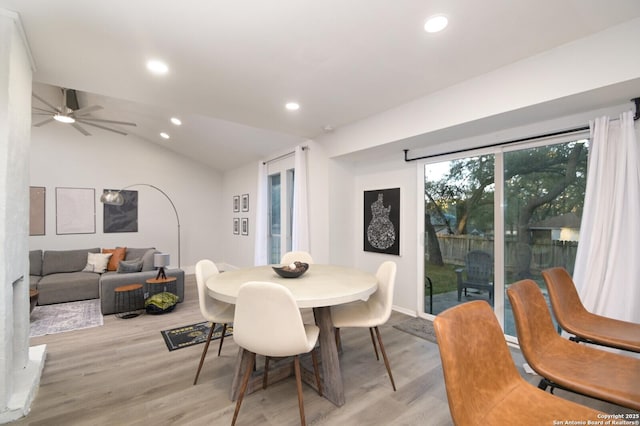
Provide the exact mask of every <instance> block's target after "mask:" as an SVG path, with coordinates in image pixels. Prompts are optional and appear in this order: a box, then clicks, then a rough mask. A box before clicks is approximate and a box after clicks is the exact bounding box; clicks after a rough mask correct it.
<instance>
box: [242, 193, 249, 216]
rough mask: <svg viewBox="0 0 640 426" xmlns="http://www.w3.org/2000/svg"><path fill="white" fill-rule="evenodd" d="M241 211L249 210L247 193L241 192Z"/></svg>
mask: <svg viewBox="0 0 640 426" xmlns="http://www.w3.org/2000/svg"><path fill="white" fill-rule="evenodd" d="M242 211H243V212H248V211H249V194H242Z"/></svg>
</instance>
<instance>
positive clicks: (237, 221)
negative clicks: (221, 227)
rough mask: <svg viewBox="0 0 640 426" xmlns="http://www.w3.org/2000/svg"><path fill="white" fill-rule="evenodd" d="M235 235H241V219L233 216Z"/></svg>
mask: <svg viewBox="0 0 640 426" xmlns="http://www.w3.org/2000/svg"><path fill="white" fill-rule="evenodd" d="M233 235H240V219H239V218H237V217H234V218H233Z"/></svg>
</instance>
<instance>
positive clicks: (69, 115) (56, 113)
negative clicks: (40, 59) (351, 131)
mask: <svg viewBox="0 0 640 426" xmlns="http://www.w3.org/2000/svg"><path fill="white" fill-rule="evenodd" d="M61 91H62V102H61V104H60V106H59V107H56V106H53V105H52V104H50V103H49V102H47V101H46V100H45V99H43V98H41V97H40V96H38V95H36V94H35V93H33V97H34V98H36V99H37V100H39V101H40V102H42V103H43V104H44V105H46V106H47V107H49V109H45V108H40V107H36V106H34V107H33V111H32V113H33V115H45V116H49V118H47V119H46V120H44V121H41V122H39V123H36V124H34V127H40V126H44V125H45V124H47V123H51V122H52V121H54V120H55V121H58V122H60V123H66V124H71V126H72V127H73V128H74V129H76V130H77V131H79V132H80V133H82V134H83V135H85V136H91V133H89V132H88V131H86V130H85V129H84V128H83V127H82V126H80V124H79V123H82V124H86V125H88V126H93V127H97V128H99V129H103V130H108V131H110V132H115V133H118V134H121V135H123V136H126V135H127V133H126V132H123V131H122V130H119V129H114V128H112V127H107V126H105V124H117V125H121V126H135V125H136V123H131V122H127V121H115V120H103V119H100V118H95V117H91V115H90V114H91V113H92V112H94V111H98V110H101V109H102V107H101V106H100V105H90V106H86V107H82V108H80V107H79V105H78V96H77V94H76V91H75V90H73V89H64V88H62V89H61Z"/></svg>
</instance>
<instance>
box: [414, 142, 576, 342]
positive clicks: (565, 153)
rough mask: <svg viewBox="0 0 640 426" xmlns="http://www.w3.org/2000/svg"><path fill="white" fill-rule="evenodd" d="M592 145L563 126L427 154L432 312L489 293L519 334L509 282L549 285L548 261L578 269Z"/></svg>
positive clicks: (427, 289) (427, 294)
mask: <svg viewBox="0 0 640 426" xmlns="http://www.w3.org/2000/svg"><path fill="white" fill-rule="evenodd" d="M587 154H588V144H587V141H586V140H584V139H577V138H576V137H575V136H573V137H566V136H565V137H564V138H563V139H556V140H554V141H552V142H550V141H548V140H546V141H537V142H531V143H529V144H527V145H518V146H505V147H502V148H496V149H495V151H494V152H489V153H486V150H485V153H483V154H482V155H475V156H467V157H458V158H453V159H450V160H447V161H440V162H432V163H425V164H424V193H423V198H424V229H425V249H424V271H425V280H424V312H425V313H427V314H433V315H437V314H438V313H440V312H442V311H443V310H445V309H447V308H448V307H450V306H453V305H456V304H459V303H463V302H466V301H469V300H487V301H488V302H489V303H490V304H491V305H492V306H494V309H495V311H496V314H497V315H498V317H499V318H502V323H503V325H504V330H505V334H508V335H515V327H514V323H513V316H512V314H511V308H510V306H509V303H508V300H507V298H506V288H507V287H508V286H509V284H510V283H513V282H515V281H518V280H521V279H525V278H526V279H532V280H534V281H536V282H537V283H538V285H539V286H540V287H541V288H542V289H543V293H546V289H545V288H544V280H542V278H541V271H542V270H543V269H546V268H550V267H553V266H562V267H565V268H566V269H567V270H568V271H569V272H573V264H574V261H575V255H576V252H577V246H578V240H579V231H580V220H581V217H582V206H583V203H584V194H585V188H586V170H587ZM470 252H474V254H473V255H469V253H470ZM476 252H483V253H486V254H488V256H486V255H475V253H476ZM487 259H490V260H487ZM487 263H489V264H490V266H489V267H487ZM426 277H429V278H430V279H431V283H432V285H429V281H428V280H427V279H426Z"/></svg>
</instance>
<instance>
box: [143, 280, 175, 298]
mask: <svg viewBox="0 0 640 426" xmlns="http://www.w3.org/2000/svg"><path fill="white" fill-rule="evenodd" d="M177 281H178V279H177V278H176V277H167V278H149V279H148V280H147V293H148V295H147V298H149V297H151V296H153V295H154V294H158V293H162V292H163V291H166V292H168V293H173V294H178V289H177Z"/></svg>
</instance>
